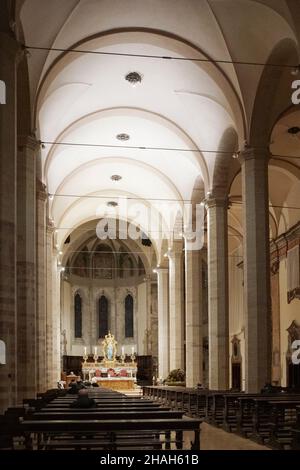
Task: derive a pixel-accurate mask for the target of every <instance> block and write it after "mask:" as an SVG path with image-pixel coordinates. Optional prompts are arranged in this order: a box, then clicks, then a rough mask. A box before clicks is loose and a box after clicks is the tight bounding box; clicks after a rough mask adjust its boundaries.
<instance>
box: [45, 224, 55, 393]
mask: <svg viewBox="0 0 300 470" xmlns="http://www.w3.org/2000/svg"><path fill="white" fill-rule="evenodd" d="M53 233H54V227H53V225H52V224H51V223H50V221H49V220H48V222H47V228H46V361H47V369H46V376H47V389H49V388H52V387H53V375H54V372H53V369H54V367H53V315H52V312H53V266H52V265H53Z"/></svg>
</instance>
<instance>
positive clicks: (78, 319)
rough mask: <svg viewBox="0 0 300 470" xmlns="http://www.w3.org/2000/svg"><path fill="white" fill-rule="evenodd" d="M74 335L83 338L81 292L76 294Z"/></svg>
mask: <svg viewBox="0 0 300 470" xmlns="http://www.w3.org/2000/svg"><path fill="white" fill-rule="evenodd" d="M74 337H75V338H78V339H79V338H82V297H81V295H80V293H79V292H76V294H75V295H74Z"/></svg>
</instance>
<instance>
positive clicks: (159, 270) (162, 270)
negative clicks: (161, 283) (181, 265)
mask: <svg viewBox="0 0 300 470" xmlns="http://www.w3.org/2000/svg"><path fill="white" fill-rule="evenodd" d="M155 272H156V273H157V274H164V273H168V272H169V268H168V267H162V266H159V267H158V268H155Z"/></svg>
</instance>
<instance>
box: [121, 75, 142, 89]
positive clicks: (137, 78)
mask: <svg viewBox="0 0 300 470" xmlns="http://www.w3.org/2000/svg"><path fill="white" fill-rule="evenodd" d="M125 80H127V82H129V83H130V85H132V86H133V87H135V86H136V85H137V84H138V83H141V82H142V75H141V74H140V73H139V72H129V73H128V74H127V75H125Z"/></svg>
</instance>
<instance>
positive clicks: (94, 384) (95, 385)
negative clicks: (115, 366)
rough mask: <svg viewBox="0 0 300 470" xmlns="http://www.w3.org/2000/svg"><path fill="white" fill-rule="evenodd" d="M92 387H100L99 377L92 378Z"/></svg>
mask: <svg viewBox="0 0 300 470" xmlns="http://www.w3.org/2000/svg"><path fill="white" fill-rule="evenodd" d="M92 387H99V385H98V381H97V377H93V378H92Z"/></svg>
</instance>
